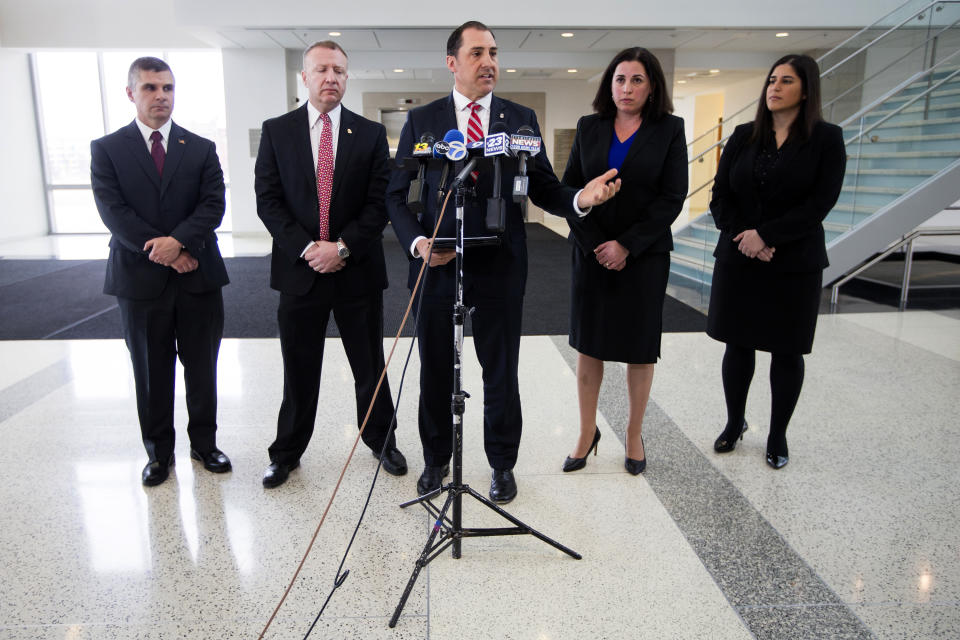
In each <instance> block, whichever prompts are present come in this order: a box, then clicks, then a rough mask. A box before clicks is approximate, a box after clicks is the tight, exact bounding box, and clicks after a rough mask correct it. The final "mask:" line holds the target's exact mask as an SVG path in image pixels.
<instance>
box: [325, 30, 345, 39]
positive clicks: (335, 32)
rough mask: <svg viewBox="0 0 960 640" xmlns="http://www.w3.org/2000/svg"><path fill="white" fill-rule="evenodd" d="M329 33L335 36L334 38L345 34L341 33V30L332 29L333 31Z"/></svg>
mask: <svg viewBox="0 0 960 640" xmlns="http://www.w3.org/2000/svg"><path fill="white" fill-rule="evenodd" d="M327 35H328V36H333V37H334V38H336V37H337V36H339V35H343V34H342V33H340V32H339V31H331V32H330V33H328V34H327Z"/></svg>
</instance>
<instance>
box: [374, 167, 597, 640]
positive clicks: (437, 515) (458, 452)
mask: <svg viewBox="0 0 960 640" xmlns="http://www.w3.org/2000/svg"><path fill="white" fill-rule="evenodd" d="M475 165H476V159H475V158H474V159H471V160H470V162H468V163H467V166H466V167H464V169H463V171H461V172H460V174H459V175H458V176H457V178H456V179H455V180H454V182H453V184H452V185H451V188H453V189H455V200H454V202H455V204H456V211H457V220H456V222H457V225H456V230H457V234H456V248H457V253H456V273H455V283H456V284H455V299H454V305H453V336H454V349H453V395H452V398H451V410H452V412H453V456H452V457H453V460H452V463H453V464H452V466H453V480H452V481H451V482H450V483H448V484H446V485H443V486H441V487H440V488H439V489H436V490H434V491H431V492H430V493H428V494H426V495H423V496H420V497H419V498H417V499H415V500H410V501H408V502H404V503H403V504H401V505H400V508H402V509H404V508H406V507H409V506H411V505H415V504H419V505H422V506H423V508H424V509H426V510H427V513H429V514H430V516H431V517H433V518H434V519H435V520H434V525H433V527H432V528H431V530H430V534H429V535H428V536H427V542H426V544H425V545H424V547H423V551H422V552H421V553H420V557H419V558H417V561H416V564H415V565H414V567H413V573H412V574H411V575H410V580H409V581H408V582H407V586H406V588H404V590H403V595H401V596H400V602H399V604H397V608H396V609H395V610H394V612H393V616H392V617H391V618H390V623H389V626H390V628H391V629H392V628H393V627H395V626H396V624H397V621H398V620H399V619H400V613H401V612H402V611H403V607H404V605H405V604H406V603H407V598H409V597H410V592H411V591H412V590H413V585H414V583H416V581H417V576H419V575H420V571H421V570H422V569H423V568H424V567H425V566H427V565H428V564H429V563H430V562H431V561H432V560H434V559H435V558H437V557H438V556H439V555H440V554H441V553H443V552H444V551H445V550H446V549H447V547H452V548H453V551H452V555H453V557H454V559H459V558H460V553H461V542H462V541H463V539H464V538H474V537H486V536H515V535H532V536H534V537H535V538H538V539H539V540H542V541H543V542H546V543H547V544H549V545H550V546H552V547H554V548H556V549H559V550H560V551H562V552H564V553H565V554H567V555H568V556H571V557H573V558H576V559H577V560H580V559H581V558H582V557H583V556H581V555H580V554H579V553H577V552H576V551H574V550H572V549H570V548H568V547H565V546H564V545H562V544H560V543H559V542H557V541H555V540H553V539H551V538H548V537H547V536H545V535H544V534H542V533H540V532H539V531H537V530H536V529H533V528H531V527H529V526H528V525H526V524H525V523H523V522H522V521H521V520H519V519H518V518H515V517H514V516H512V515H511V514H510V513H508V512H507V511H505V510H504V509H502V508H501V507H500V506H499V505H497V504H496V503H495V502H493V501H492V500H490V499H488V498H487V496H485V495H482V494H480V493H478V492H477V491H475V490H474V489H472V488H471V487H470V486H469V485H466V484H464V483H463V414H464V411H465V409H466V398H469V397H470V394H468V393H467V392H466V391H464V390H463V387H462V383H463V367H462V366H461V364H462V361H463V323H464V320H465V319H466V316H467V315H468V314H470V313H472V312H473V309H471V308H467V307H466V306H464V304H463V249H464V237H463V208H464V193H465V191H467V187H464V185H463V183H464V181H465V179H466V176H468V175H469V174H470V172H471V171H472V170H473V168H474V166H475ZM441 189H442V184H441ZM424 259H425V260H426V259H427V256H424ZM421 295H423V294H422V293H421ZM444 492H446V494H447V499H446V500H445V501H444V503H443V506H442V507H440V508H439V509H438V508H437V506H436V505H434V504H433V502H431V500H432V499H433V498H439V497H440V496H441V495H442V494H443V493H444ZM465 494H466V495H468V496H471V497H472V498H474V499H475V500H477V501H478V502H480V503H481V504H483V505H485V506H486V507H488V508H489V509H491V510H493V511H495V512H496V513H498V514H499V515H500V516H501V517H503V518H504V519H506V520H508V521H510V522H511V523H513V525H514V526H512V527H495V528H472V527H467V528H465V527H464V526H463V523H462V510H461V506H462V500H463V496H464V495H465ZM448 512H450V516H449V517H448V516H447V513H448Z"/></svg>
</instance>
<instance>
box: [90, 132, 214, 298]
mask: <svg viewBox="0 0 960 640" xmlns="http://www.w3.org/2000/svg"><path fill="white" fill-rule="evenodd" d="M90 155H91V162H90V178H91V182H92V184H93V197H94V200H95V201H96V203H97V210H98V211H99V212H100V217H101V218H102V219H103V223H104V224H105V225H106V226H107V228H108V229H109V230H110V233H111V234H112V235H111V238H110V256H109V258H108V259H107V275H106V280H105V282H104V286H103V292H104V293H106V294H108V295H115V296H120V297H123V298H130V299H133V300H150V299H153V298H156V297H158V296H159V295H160V293H161V292H162V291H163V289H164V287H165V286H166V284H167V281H168V280H169V279H170V278H178V279H179V281H180V285H181V286H182V287H183V288H184V289H185V290H187V291H191V292H194V293H200V292H203V291H211V290H213V289H216V288H218V287H222V286H224V285H225V284H227V283H228V282H229V279H228V278H227V270H226V268H225V267H224V264H223V258H221V257H220V248H219V247H218V246H217V235H216V233H215V232H214V230H215V229H216V228H217V227H218V226H219V225H220V221H221V220H222V219H223V211H224V207H225V201H224V186H223V172H222V171H221V170H220V160H219V158H217V151H216V147H215V145H214V144H213V142H212V141H210V140H207V139H206V138H201V137H200V136H198V135H196V134H193V133H190V132H189V131H187V130H186V129H184V128H183V127H180V126H178V125H177V124H176V123H173V124H172V126H171V128H170V139H169V141H168V142H167V157H166V161H165V162H164V165H163V179H161V178H160V175H159V174H158V173H157V168H156V166H155V165H154V163H153V158H152V157H151V156H150V153H149V152H148V151H147V146H146V144H145V143H144V141H143V136H142V135H141V134H140V129H138V128H137V123H136V122H131V123H130V124H129V125H127V126H125V127H123V128H122V129H119V130H117V131H115V132H113V133H111V134H110V135H107V136H104V137H103V138H99V139H98V140H94V141H93V142H91V143H90ZM160 236H173V237H174V238H176V239H177V240H179V241H180V243H181V244H183V245H184V246H186V248H187V250H188V251H189V252H190V255H192V256H193V257H194V258H196V259H197V261H198V262H199V263H200V266H199V267H198V268H197V269H196V270H195V271H192V272H190V273H185V274H178V273H177V272H176V271H174V270H173V269H171V268H170V267H164V266H162V265H159V264H157V263H155V262H151V261H150V260H149V258H148V257H147V256H148V255H149V251H144V250H143V245H144V244H145V243H146V242H147V240H150V239H151V238H157V237H160Z"/></svg>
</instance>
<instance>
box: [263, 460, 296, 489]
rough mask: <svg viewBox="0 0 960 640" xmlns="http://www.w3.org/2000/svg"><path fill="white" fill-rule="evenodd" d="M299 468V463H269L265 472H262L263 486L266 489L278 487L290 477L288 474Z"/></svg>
mask: <svg viewBox="0 0 960 640" xmlns="http://www.w3.org/2000/svg"><path fill="white" fill-rule="evenodd" d="M299 466H300V461H299V460H298V461H297V462H294V463H293V464H283V463H282V462H271V463H270V466H269V467H267V470H266V471H264V472H263V486H264V487H266V488H267V489H273V488H274V487H279V486H280V485H282V484H283V483H284V482H286V481H287V478H288V477H289V476H290V472H291V471H293V470H294V469H296V468H297V467H299Z"/></svg>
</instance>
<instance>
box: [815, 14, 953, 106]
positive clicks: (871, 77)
mask: <svg viewBox="0 0 960 640" xmlns="http://www.w3.org/2000/svg"><path fill="white" fill-rule="evenodd" d="M958 24H960V20H955V21H954V22H952V23H951V24H949V25H947V26H946V27H944V28H943V29H941V30H940V31H937V32H936V33H935V34H933V35H932V36H927V39H926V40H924V41H923V42H921V43H920V44H918V45H917V46H915V47H914V48H913V49H910V50H909V51H907V52H906V53H905V54H903V55H902V56H900V57H899V58H897V59H896V60H894V61H893V62H891V63H890V64H888V65H887V66H885V67H883V68H882V69H879V70H878V71H876V72H875V73H874V74H873V75H872V76H870V77H869V78H864V79H863V80H861V81H860V82H858V83H857V84H855V85H852V86H851V87H849V88H848V89H847V90H846V91H844V92H843V93H841V94H840V95H837V96H834V97H833V99H832V100H830V101H829V102H826V103H824V104H823V106H822V110H823V111H826V110H827V109H828V108H830V107H831V106H833V104H834V103H835V102H837V101H838V100H840V99H841V98H843V97H844V96H846V95H847V94H848V93H850V92H851V91H853V90H855V89H858V88H860V87H862V86H863V85H865V84H866V83H867V82H869V81H870V80H873V79H874V78H876V77H877V76H878V75H880V74H881V73H884V72H885V71H886V70H887V69H889V68H891V67H892V66H894V65H895V64H897V63H898V62H900V61H901V60H903V59H904V58H906V57H908V56H910V55H912V54H913V53H914V52H915V51H917V50H918V49H920V48H921V47H925V46H927V44H929V43H930V41H931V40H935V39H936V38H938V37H940V35H941V34H942V33H943V32H944V31H946V30H947V29H953V28H954V27H956V26H957V25H958ZM823 75H825V74H822V75H821V76H820V77H823Z"/></svg>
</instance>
